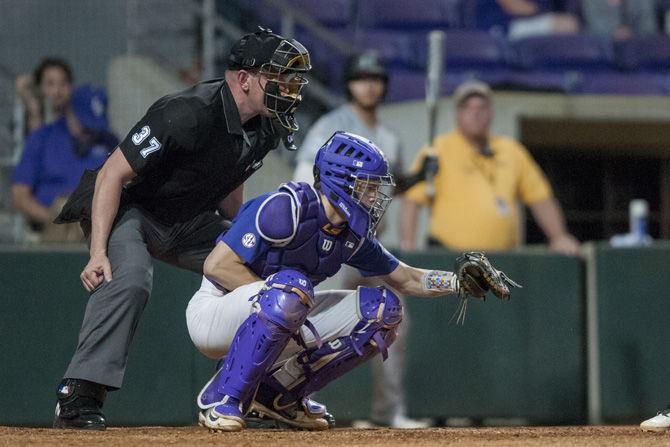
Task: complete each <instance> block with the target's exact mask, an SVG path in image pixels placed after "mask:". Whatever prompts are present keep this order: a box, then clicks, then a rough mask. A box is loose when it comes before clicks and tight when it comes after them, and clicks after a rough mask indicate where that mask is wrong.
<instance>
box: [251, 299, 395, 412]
mask: <svg viewBox="0 0 670 447" xmlns="http://www.w3.org/2000/svg"><path fill="white" fill-rule="evenodd" d="M358 299H359V311H360V315H361V317H362V318H361V321H360V322H359V323H358V324H357V325H356V326H355V327H354V330H353V331H352V332H351V334H350V335H349V336H345V337H340V338H337V339H335V340H332V341H330V342H327V343H325V344H324V345H323V346H321V347H316V348H312V349H308V350H306V351H303V352H302V353H300V354H297V355H296V356H294V357H292V358H290V359H289V360H288V361H287V362H286V363H284V364H283V365H282V366H281V367H280V368H279V369H277V370H275V371H274V372H272V373H271V374H269V375H267V376H266V377H265V379H263V381H262V382H261V385H260V387H259V389H258V393H257V394H256V400H257V401H259V402H260V403H262V404H263V405H264V406H266V407H268V405H270V406H271V407H268V408H273V409H274V410H282V409H286V408H289V407H292V406H295V405H296V403H299V402H302V399H304V398H305V397H308V396H309V395H310V394H312V393H314V392H316V391H318V390H320V389H322V388H323V387H324V386H326V385H327V384H328V383H330V382H332V381H333V380H335V379H337V378H338V377H340V376H342V375H343V374H345V373H347V372H349V371H351V370H352V369H354V368H355V367H357V366H359V365H361V364H362V363H364V362H365V361H367V360H368V359H370V358H372V357H373V356H374V355H375V354H377V353H381V354H382V356H383V357H384V359H386V358H387V356H388V352H387V348H388V346H390V345H391V343H393V341H394V340H395V334H396V332H395V329H396V327H397V326H398V325H399V324H400V322H401V320H402V304H401V302H400V300H399V299H398V297H397V296H396V295H395V294H393V292H391V291H390V290H388V289H385V288H368V287H361V288H359V289H358Z"/></svg>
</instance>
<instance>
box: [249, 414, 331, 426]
mask: <svg viewBox="0 0 670 447" xmlns="http://www.w3.org/2000/svg"><path fill="white" fill-rule="evenodd" d="M323 419H325V421H326V422H327V423H328V428H329V429H330V428H335V416H333V415H332V414H330V413H328V412H326V413H325V414H324V415H323ZM244 422H245V424H246V426H247V428H248V429H260V430H273V429H282V430H286V429H293V430H295V429H296V428H295V427H294V426H292V425H288V424H284V423H283V422H281V421H278V420H276V419H273V418H271V417H268V416H265V415H261V414H259V413H258V412H257V411H256V410H253V411H250V412H249V413H248V414H247V415H246V416H245V417H244Z"/></svg>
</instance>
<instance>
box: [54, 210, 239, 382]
mask: <svg viewBox="0 0 670 447" xmlns="http://www.w3.org/2000/svg"><path fill="white" fill-rule="evenodd" d="M120 213H121V214H120V216H118V217H117V220H116V221H115V223H114V226H113V228H112V231H111V234H110V236H109V242H108V247H107V256H108V258H109V261H110V263H111V264H112V281H111V282H109V283H108V282H103V283H102V284H101V285H100V287H98V288H97V289H96V290H95V292H93V293H92V294H91V296H90V298H89V300H88V304H87V305H86V313H85V314H84V321H83V323H82V326H81V330H80V332H79V343H78V345H77V350H76V352H75V353H74V356H73V357H72V360H71V361H70V365H69V366H68V368H67V371H66V372H65V376H64V377H66V378H70V379H85V380H89V381H92V382H96V383H100V384H103V385H107V387H109V388H110V389H116V388H120V387H121V384H122V383H123V375H124V372H125V369H126V361H127V359H128V351H129V347H130V342H131V341H132V339H133V335H134V334H135V330H136V329H137V324H138V323H139V320H140V317H141V315H142V312H143V311H144V308H145V306H146V304H147V302H148V300H149V295H150V294H151V286H152V282H153V263H152V260H151V258H152V257H153V258H156V259H160V260H161V261H165V262H167V263H170V264H172V265H176V266H178V267H181V268H184V269H188V270H191V271H194V272H196V273H199V274H202V266H203V263H204V261H205V258H206V257H207V255H208V254H209V252H210V251H211V250H212V248H214V242H215V240H216V238H217V237H218V235H219V234H221V233H222V232H223V231H225V229H226V228H227V227H228V225H227V222H226V221H224V220H223V219H222V218H221V217H220V216H218V215H216V214H215V213H205V214H202V215H200V216H198V217H196V218H195V219H193V220H191V221H189V222H185V223H179V224H173V225H164V224H161V223H160V222H157V221H155V220H154V219H152V218H151V217H150V216H149V215H147V214H146V213H144V212H143V211H142V210H140V209H138V208H129V209H127V210H125V211H120ZM82 228H83V230H84V233H85V234H86V236H87V239H88V238H89V235H90V223H88V225H86V224H82Z"/></svg>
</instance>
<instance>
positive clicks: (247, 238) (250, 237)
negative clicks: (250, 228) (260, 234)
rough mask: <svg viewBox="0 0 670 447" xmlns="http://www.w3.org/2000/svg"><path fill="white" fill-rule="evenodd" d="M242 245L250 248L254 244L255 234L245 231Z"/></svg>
mask: <svg viewBox="0 0 670 447" xmlns="http://www.w3.org/2000/svg"><path fill="white" fill-rule="evenodd" d="M242 245H244V246H245V247H246V248H251V247H253V246H254V245H256V235H255V234H254V233H245V234H244V236H242Z"/></svg>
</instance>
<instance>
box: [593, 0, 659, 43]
mask: <svg viewBox="0 0 670 447" xmlns="http://www.w3.org/2000/svg"><path fill="white" fill-rule="evenodd" d="M580 8H581V13H582V16H583V18H584V23H585V27H586V29H587V30H588V31H589V32H592V33H594V34H601V35H604V36H608V37H613V38H614V39H627V38H629V37H631V36H633V35H641V34H655V33H657V32H658V31H659V27H658V20H657V17H656V0H582V2H581V4H580Z"/></svg>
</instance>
